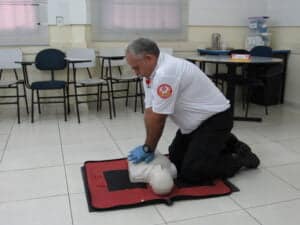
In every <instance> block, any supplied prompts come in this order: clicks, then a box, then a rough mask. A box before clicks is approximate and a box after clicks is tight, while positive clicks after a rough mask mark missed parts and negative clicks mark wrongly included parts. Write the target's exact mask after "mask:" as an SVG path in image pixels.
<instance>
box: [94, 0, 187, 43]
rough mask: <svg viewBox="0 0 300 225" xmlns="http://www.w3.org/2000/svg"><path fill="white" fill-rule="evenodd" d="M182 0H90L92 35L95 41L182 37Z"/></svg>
mask: <svg viewBox="0 0 300 225" xmlns="http://www.w3.org/2000/svg"><path fill="white" fill-rule="evenodd" d="M187 2H188V1H186V0H91V18H92V20H91V21H92V34H93V39H94V40H96V41H114V40H117V41H120V40H132V39H134V38H137V37H141V36H143V37H149V38H153V39H156V40H183V39H185V38H186V25H187V10H188V7H187Z"/></svg>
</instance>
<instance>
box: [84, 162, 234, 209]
mask: <svg viewBox="0 0 300 225" xmlns="http://www.w3.org/2000/svg"><path fill="white" fill-rule="evenodd" d="M124 159H125V158H118V159H108V160H91V161H86V162H84V165H83V166H82V167H81V175H82V178H83V183H84V189H85V195H86V200H87V205H88V209H89V212H101V211H111V210H118V209H129V208H135V207H139V206H147V205H153V204H155V203H156V204H160V203H164V204H166V205H168V206H171V205H172V204H173V201H174V200H179V201H180V200H197V199H207V198H216V197H222V196H226V195H230V194H231V193H233V192H238V191H240V190H239V188H238V187H236V186H235V185H234V184H232V183H231V182H230V181H228V180H223V182H224V183H225V184H226V185H227V186H228V187H229V188H230V189H231V192H229V193H226V194H218V195H206V196H188V195H184V196H181V195H178V196H174V197H172V198H169V199H155V200H148V201H145V202H139V203H137V204H130V205H121V206H113V207H109V208H104V209H101V208H95V207H93V206H92V204H91V202H92V201H91V193H90V191H89V188H88V183H87V174H86V170H85V165H86V164H87V163H96V162H109V161H116V160H124Z"/></svg>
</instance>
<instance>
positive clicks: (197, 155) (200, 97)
mask: <svg viewBox="0 0 300 225" xmlns="http://www.w3.org/2000/svg"><path fill="white" fill-rule="evenodd" d="M126 60H127V62H128V64H129V65H130V66H131V68H132V69H133V70H134V71H135V73H136V74H137V75H138V76H142V77H143V84H144V90H145V108H146V109H145V114H144V122H145V127H146V140H145V143H144V144H142V145H140V146H137V147H136V148H134V149H133V150H131V151H130V153H129V156H128V160H129V161H130V162H132V163H134V164H138V163H140V162H147V163H149V162H151V161H152V160H153V158H154V152H155V149H156V146H157V144H158V141H159V139H160V137H161V136H162V133H163V129H164V126H165V122H166V119H167V117H170V119H171V120H172V121H173V122H174V123H175V124H176V125H177V126H178V127H179V129H178V131H177V133H176V136H175V138H174V140H173V141H172V143H171V145H170V147H169V159H170V161H171V162H172V163H173V164H174V165H175V167H176V169H177V177H178V179H181V180H183V181H184V182H188V183H195V184H197V183H202V182H205V181H209V180H213V179H216V178H228V177H232V176H233V175H235V174H236V173H237V171H238V170H239V169H241V168H242V167H245V168H257V167H258V165H259V159H258V157H257V156H256V155H255V154H254V153H253V152H251V149H250V147H249V146H248V145H246V144H245V143H243V142H241V141H239V140H238V139H237V138H236V137H235V136H234V135H233V134H232V133H231V129H232V127H233V117H232V112H231V110H230V103H229V101H228V100H227V99H226V98H225V96H224V95H223V94H222V93H221V92H220V90H219V89H218V88H217V87H216V86H215V85H214V84H213V82H212V81H210V79H209V78H208V77H207V76H206V75H205V74H204V73H203V72H202V71H201V70H200V69H199V68H198V67H197V66H196V65H194V64H192V63H190V62H188V61H186V60H184V59H180V58H176V57H173V56H171V55H168V54H165V53H162V52H160V50H159V48H158V46H157V44H156V43H155V42H153V41H152V40H149V39H145V38H140V39H137V40H135V41H133V42H132V43H131V44H129V46H128V47H127V50H126Z"/></svg>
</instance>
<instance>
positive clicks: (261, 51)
mask: <svg viewBox="0 0 300 225" xmlns="http://www.w3.org/2000/svg"><path fill="white" fill-rule="evenodd" d="M250 55H251V56H261V57H272V55H273V52H272V48H270V47H268V46H263V45H262V46H256V47H254V48H252V49H251V50H250Z"/></svg>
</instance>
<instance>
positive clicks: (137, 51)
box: [126, 38, 159, 78]
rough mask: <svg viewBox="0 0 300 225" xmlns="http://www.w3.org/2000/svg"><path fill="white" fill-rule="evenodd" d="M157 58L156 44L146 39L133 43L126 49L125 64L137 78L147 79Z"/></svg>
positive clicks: (157, 49)
mask: <svg viewBox="0 0 300 225" xmlns="http://www.w3.org/2000/svg"><path fill="white" fill-rule="evenodd" d="M158 57H159V48H158V46H157V44H156V43H155V42H153V41H152V40H149V39H146V38H139V39H137V40H135V41H133V42H132V43H130V44H129V45H128V47H127V49H126V60H127V63H128V64H129V65H130V67H131V68H132V70H133V71H134V72H135V73H136V75H138V76H142V77H146V78H149V77H150V76H151V74H152V73H153V71H154V69H155V67H156V64H157V60H158Z"/></svg>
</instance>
